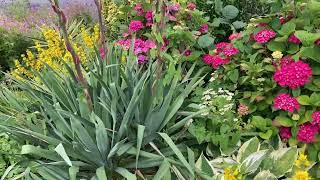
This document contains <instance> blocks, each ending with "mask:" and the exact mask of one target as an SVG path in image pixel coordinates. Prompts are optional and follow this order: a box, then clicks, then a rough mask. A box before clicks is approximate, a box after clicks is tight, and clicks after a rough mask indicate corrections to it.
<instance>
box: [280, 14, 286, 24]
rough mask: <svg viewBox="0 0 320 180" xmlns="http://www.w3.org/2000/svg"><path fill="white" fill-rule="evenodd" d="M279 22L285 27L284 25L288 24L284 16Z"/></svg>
mask: <svg viewBox="0 0 320 180" xmlns="http://www.w3.org/2000/svg"><path fill="white" fill-rule="evenodd" d="M279 21H280V24H281V25H283V24H285V23H286V18H284V17H283V16H281V17H280V18H279Z"/></svg>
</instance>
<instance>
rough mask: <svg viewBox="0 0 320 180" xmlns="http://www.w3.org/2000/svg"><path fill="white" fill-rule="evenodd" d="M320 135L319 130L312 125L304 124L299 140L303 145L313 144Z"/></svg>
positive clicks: (299, 133) (300, 128)
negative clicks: (318, 134)
mask: <svg viewBox="0 0 320 180" xmlns="http://www.w3.org/2000/svg"><path fill="white" fill-rule="evenodd" d="M317 133H318V128H317V127H316V126H314V125H312V124H310V123H306V124H303V125H301V126H300V127H299V131H298V134H297V139H298V141H300V142H303V143H307V144H309V143H312V142H314V140H315V136H316V134H317Z"/></svg>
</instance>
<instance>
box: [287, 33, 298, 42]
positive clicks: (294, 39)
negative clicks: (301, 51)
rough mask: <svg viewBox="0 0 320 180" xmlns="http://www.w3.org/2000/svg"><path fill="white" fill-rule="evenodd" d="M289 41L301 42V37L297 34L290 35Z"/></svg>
mask: <svg viewBox="0 0 320 180" xmlns="http://www.w3.org/2000/svg"><path fill="white" fill-rule="evenodd" d="M288 41H289V42H291V43H294V44H300V43H301V41H300V39H299V38H298V37H297V36H295V35H294V34H292V35H290V37H289V38H288Z"/></svg>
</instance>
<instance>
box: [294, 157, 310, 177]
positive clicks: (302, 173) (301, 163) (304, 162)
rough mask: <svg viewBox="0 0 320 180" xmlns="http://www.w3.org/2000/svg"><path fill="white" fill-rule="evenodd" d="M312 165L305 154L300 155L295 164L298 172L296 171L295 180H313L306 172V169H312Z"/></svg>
mask: <svg viewBox="0 0 320 180" xmlns="http://www.w3.org/2000/svg"><path fill="white" fill-rule="evenodd" d="M310 165H311V163H310V161H309V160H308V158H307V156H306V155H305V154H303V153H299V157H298V159H297V160H296V162H295V166H296V167H297V170H296V171H295V174H294V176H293V179H294V180H309V179H311V178H310V176H309V173H308V171H306V170H305V169H308V168H309V167H310Z"/></svg>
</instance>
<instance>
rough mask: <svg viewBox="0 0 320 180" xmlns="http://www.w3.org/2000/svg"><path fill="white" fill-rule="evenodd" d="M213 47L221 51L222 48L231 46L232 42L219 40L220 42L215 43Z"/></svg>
mask: <svg viewBox="0 0 320 180" xmlns="http://www.w3.org/2000/svg"><path fill="white" fill-rule="evenodd" d="M215 47H216V49H217V51H218V52H222V51H223V49H224V48H226V47H232V44H231V43H228V42H220V43H218V44H216V45H215Z"/></svg>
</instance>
